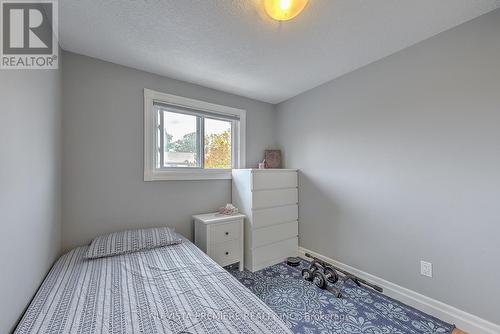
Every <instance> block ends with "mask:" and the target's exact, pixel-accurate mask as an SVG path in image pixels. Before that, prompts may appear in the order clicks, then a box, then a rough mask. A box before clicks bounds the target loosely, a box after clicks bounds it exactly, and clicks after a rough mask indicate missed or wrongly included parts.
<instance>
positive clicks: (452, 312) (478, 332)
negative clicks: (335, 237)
mask: <svg viewBox="0 0 500 334" xmlns="http://www.w3.org/2000/svg"><path fill="white" fill-rule="evenodd" d="M305 253H309V254H311V255H313V256H315V257H317V258H319V259H321V260H323V261H326V262H330V263H332V264H333V265H335V266H337V267H339V268H341V269H344V270H346V271H349V272H350V273H352V274H354V275H357V276H359V277H361V278H363V279H365V280H367V281H370V282H373V283H375V284H377V285H379V286H381V287H382V288H383V289H384V294H386V295H387V296H389V297H391V298H394V299H397V300H399V301H401V302H403V303H405V304H407V305H410V306H412V307H414V308H416V309H418V310H421V311H423V312H425V313H428V314H430V315H432V316H434V317H436V318H438V319H441V320H443V321H446V322H449V323H452V324H455V325H456V326H457V328H460V329H461V330H464V331H466V332H469V333H474V334H498V333H500V326H499V325H497V324H494V323H492V322H490V321H488V320H485V319H482V318H479V317H477V316H475V315H472V314H470V313H467V312H465V311H462V310H459V309H458V308H456V307H453V306H451V305H448V304H445V303H443V302H440V301H438V300H435V299H432V298H430V297H427V296H424V295H422V294H420V293H418V292H415V291H413V290H410V289H407V288H404V287H402V286H399V285H397V284H394V283H392V282H389V281H387V280H385V279H383V278H380V277H377V276H374V275H371V274H369V273H366V272H364V271H362V270H359V269H356V268H354V267H351V266H349V265H347V264H344V263H341V262H339V261H336V260H334V259H331V258H329V257H326V256H324V255H321V254H319V253H316V252H314V251H311V250H308V249H305V248H303V247H299V257H301V258H304V259H307V258H306V257H305ZM309 260H310V259H309Z"/></svg>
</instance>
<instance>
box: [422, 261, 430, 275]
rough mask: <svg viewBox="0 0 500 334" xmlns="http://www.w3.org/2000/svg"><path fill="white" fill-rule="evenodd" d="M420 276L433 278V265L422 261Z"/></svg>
mask: <svg viewBox="0 0 500 334" xmlns="http://www.w3.org/2000/svg"><path fill="white" fill-rule="evenodd" d="M420 274H421V275H423V276H427V277H432V263H430V262H427V261H420Z"/></svg>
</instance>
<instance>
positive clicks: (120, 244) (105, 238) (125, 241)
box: [85, 227, 182, 259]
mask: <svg viewBox="0 0 500 334" xmlns="http://www.w3.org/2000/svg"><path fill="white" fill-rule="evenodd" d="M181 242H182V239H181V238H180V237H179V236H178V235H177V233H175V231H174V229H172V228H169V227H155V228H147V229H138V230H128V231H121V232H114V233H109V234H103V235H100V236H97V237H96V238H94V240H92V243H91V244H90V246H89V249H88V250H87V253H86V254H85V258H86V259H97V258H100V257H106V256H113V255H119V254H126V253H133V252H137V251H140V250H144V249H151V248H157V247H163V246H168V245H175V244H179V243H181Z"/></svg>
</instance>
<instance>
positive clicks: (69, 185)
mask: <svg viewBox="0 0 500 334" xmlns="http://www.w3.org/2000/svg"><path fill="white" fill-rule="evenodd" d="M63 58H64V71H63V84H64V98H63V106H64V118H63V146H64V148H63V155H64V158H63V222H64V224H63V249H65V250H67V249H69V248H71V247H74V246H77V245H82V244H85V243H88V242H89V241H90V240H91V238H93V237H94V236H96V235H98V234H100V233H104V232H110V231H115V230H121V229H124V228H137V227H139V226H156V225H161V224H167V225H170V226H175V227H176V229H177V231H179V232H180V233H182V234H183V235H185V236H187V237H191V221H190V216H191V215H192V214H197V213H203V212H210V211H214V210H216V209H217V208H218V207H220V206H222V205H224V204H226V203H228V202H230V201H231V182H230V181H229V180H219V181H165V182H144V181H143V109H144V108H143V89H144V88H150V89H154V90H157V91H161V92H166V93H171V94H178V95H182V96H186V97H190V98H195V99H201V100H205V101H208V102H212V103H218V104H223V105H227V106H230V107H237V108H243V109H246V110H247V147H246V150H247V165H248V166H254V165H256V164H257V162H258V161H259V160H261V159H262V157H263V151H264V149H266V148H268V147H272V146H273V145H274V135H273V126H274V116H275V115H274V114H275V113H274V106H273V105H270V104H267V103H262V102H257V101H253V100H250V99H246V98H242V97H238V96H235V95H231V94H226V93H222V92H219V91H216V90H212V89H208V88H204V87H201V86H197V85H193V84H188V83H185V82H180V81H176V80H172V79H168V78H165V77H160V76H157V75H154V74H150V73H146V72H142V71H138V70H134V69H130V68H127V67H123V66H119V65H115V64H111V63H108V62H104V61H100V60H96V59H93V58H88V57H85V56H81V55H76V54H73V53H68V52H64V54H63Z"/></svg>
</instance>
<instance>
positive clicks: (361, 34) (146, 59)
mask: <svg viewBox="0 0 500 334" xmlns="http://www.w3.org/2000/svg"><path fill="white" fill-rule="evenodd" d="M262 7H263V6H262V3H261V1H259V0H106V1H102V0H63V1H60V13H61V14H60V16H61V18H60V24H61V33H60V43H61V46H62V48H63V49H64V50H68V51H72V52H76V53H80V54H84V55H88V56H91V57H96V58H100V59H103V60H107V61H111V62H114V63H117V64H121V65H125V66H130V67H133V68H137V69H141V70H145V71H149V72H153V73H157V74H160V75H164V76H168V77H171V78H175V79H179V80H184V81H188V82H193V83H196V84H200V85H203V86H207V87H211V88H215V89H219V90H222V91H227V92H230V93H235V94H238V95H243V96H247V97H250V98H254V99H257V100H262V101H266V102H271V103H277V102H281V101H283V100H286V99H288V98H290V97H292V96H295V95H297V94H299V93H301V92H303V91H305V90H308V89H310V88H313V87H315V86H317V85H319V84H321V83H324V82H326V81H329V80H331V79H334V78H336V77H339V76H341V75H342V74H345V73H347V72H350V71H352V70H355V69H357V68H359V67H361V66H364V65H366V64H369V63H371V62H373V61H376V60H378V59H380V58H383V57H385V56H387V55H390V54H392V53H394V52H396V51H399V50H401V49H403V48H406V47H408V46H410V45H412V44H415V43H417V42H419V41H422V40H424V39H426V38H429V37H431V36H433V35H435V34H437V33H439V32H442V31H444V30H447V29H449V28H452V27H454V26H456V25H458V24H460V23H463V22H465V21H468V20H470V19H472V18H474V17H476V16H479V15H481V14H484V13H486V12H488V11H491V10H493V9H495V8H498V7H500V1H499V0H335V1H333V0H310V2H309V4H308V5H307V7H306V8H305V10H304V11H303V13H302V14H301V15H299V16H298V17H297V18H295V19H294V20H292V21H288V22H283V23H280V22H277V21H273V20H271V19H270V18H268V17H267V15H265V14H264V13H263V8H262Z"/></svg>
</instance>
